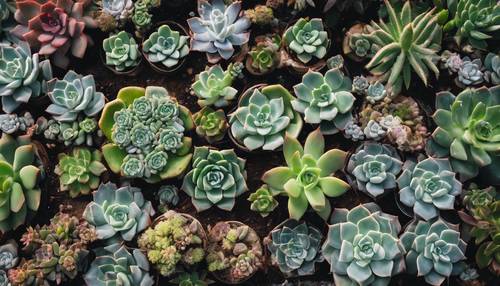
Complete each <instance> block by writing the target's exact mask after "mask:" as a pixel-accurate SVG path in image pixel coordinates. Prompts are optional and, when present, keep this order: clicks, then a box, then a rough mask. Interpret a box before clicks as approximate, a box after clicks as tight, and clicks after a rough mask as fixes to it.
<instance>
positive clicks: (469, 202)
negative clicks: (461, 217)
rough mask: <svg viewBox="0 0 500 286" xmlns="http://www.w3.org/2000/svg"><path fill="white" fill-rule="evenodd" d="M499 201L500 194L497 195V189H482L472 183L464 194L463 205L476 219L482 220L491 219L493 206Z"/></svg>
mask: <svg viewBox="0 0 500 286" xmlns="http://www.w3.org/2000/svg"><path fill="white" fill-rule="evenodd" d="M499 199H500V193H497V191H496V189H495V187H487V188H484V189H480V188H479V187H478V186H477V185H476V184H474V183H471V184H470V186H469V188H468V189H467V191H466V192H464V197H463V203H464V205H465V207H466V208H467V210H468V211H469V212H471V213H472V215H473V217H474V218H475V219H477V220H481V219H485V218H488V217H489V215H490V212H491V208H490V206H491V204H492V203H493V202H495V201H497V200H499Z"/></svg>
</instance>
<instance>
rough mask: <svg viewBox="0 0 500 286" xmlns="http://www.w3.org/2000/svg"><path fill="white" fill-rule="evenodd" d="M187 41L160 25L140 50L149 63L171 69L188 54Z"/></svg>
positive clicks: (185, 37) (167, 27) (176, 32)
mask: <svg viewBox="0 0 500 286" xmlns="http://www.w3.org/2000/svg"><path fill="white" fill-rule="evenodd" d="M188 40H189V37H188V36H183V35H181V34H180V33H179V32H178V31H175V30H172V29H171V28H170V26H168V25H162V26H160V27H159V28H158V30H157V31H156V32H153V33H152V34H151V35H150V36H149V38H148V39H147V40H146V41H144V43H143V44H142V50H143V51H144V53H145V54H146V57H147V58H148V60H149V61H150V62H152V63H161V64H162V65H164V66H165V67H167V68H172V67H174V66H176V65H178V64H179V62H180V61H181V60H182V59H183V58H185V57H186V56H187V55H188V54H189V45H188Z"/></svg>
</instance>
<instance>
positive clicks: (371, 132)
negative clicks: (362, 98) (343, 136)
mask: <svg viewBox="0 0 500 286" xmlns="http://www.w3.org/2000/svg"><path fill="white" fill-rule="evenodd" d="M363 133H364V134H365V136H366V138H367V139H372V140H375V141H377V140H380V139H382V138H383V137H384V136H385V135H386V133H387V130H385V129H384V127H382V126H381V125H380V124H379V123H378V122H377V121H375V120H370V121H369V122H368V124H367V125H366V127H365V128H364V129H363Z"/></svg>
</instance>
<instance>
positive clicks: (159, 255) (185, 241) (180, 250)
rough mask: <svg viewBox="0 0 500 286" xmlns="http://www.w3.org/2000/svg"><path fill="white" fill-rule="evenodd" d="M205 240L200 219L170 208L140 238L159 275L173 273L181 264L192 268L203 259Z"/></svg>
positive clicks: (141, 244)
mask: <svg viewBox="0 0 500 286" xmlns="http://www.w3.org/2000/svg"><path fill="white" fill-rule="evenodd" d="M205 241H206V236H205V231H204V230H203V227H202V226H201V224H200V222H198V221H197V220H196V219H194V218H191V217H189V216H187V215H183V214H180V213H176V212H174V211H168V212H166V213H165V214H164V215H163V216H162V217H160V219H159V220H158V222H157V223H156V224H155V226H154V227H153V228H148V229H147V230H146V231H145V232H144V233H143V234H142V235H141V236H140V237H139V239H138V240H137V243H138V245H139V247H140V248H141V249H142V250H144V251H146V252H147V256H148V259H149V261H150V262H151V264H152V265H153V266H154V267H155V268H156V269H157V270H158V271H159V272H160V274H161V275H162V276H170V275H172V274H173V273H174V271H176V270H178V269H177V268H178V267H179V265H181V264H183V265H185V266H186V267H192V266H194V265H195V264H197V263H199V262H201V261H203V259H204V258H205V250H204V243H205Z"/></svg>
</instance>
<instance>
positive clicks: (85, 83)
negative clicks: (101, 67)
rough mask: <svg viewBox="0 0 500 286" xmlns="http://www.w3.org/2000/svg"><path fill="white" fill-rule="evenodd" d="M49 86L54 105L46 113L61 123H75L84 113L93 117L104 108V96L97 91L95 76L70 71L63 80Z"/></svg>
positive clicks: (52, 82) (52, 81) (53, 82)
mask: <svg viewBox="0 0 500 286" xmlns="http://www.w3.org/2000/svg"><path fill="white" fill-rule="evenodd" d="M47 86H48V87H47V88H48V91H47V94H48V95H49V98H50V100H51V101H52V104H51V105H49V107H47V109H46V110H45V111H47V112H48V113H50V114H52V116H53V117H54V119H55V120H57V121H59V122H73V121H75V120H76V119H77V117H78V115H79V114H82V113H83V114H85V115H86V116H89V117H92V116H95V115H97V114H98V113H99V112H100V111H101V110H102V108H103V107H104V94H103V93H102V92H98V91H97V90H96V87H95V81H94V76H93V75H87V76H82V75H80V74H77V73H76V72H74V71H68V72H67V73H66V75H65V76H64V78H63V79H62V80H59V79H57V78H55V79H52V80H51V81H49V82H48V83H47Z"/></svg>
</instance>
